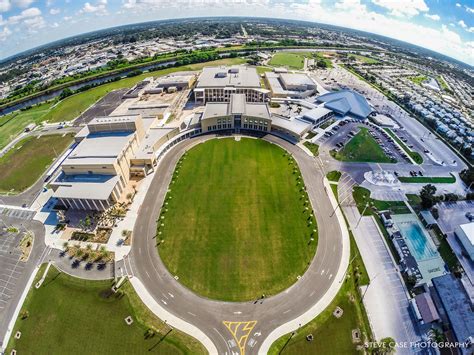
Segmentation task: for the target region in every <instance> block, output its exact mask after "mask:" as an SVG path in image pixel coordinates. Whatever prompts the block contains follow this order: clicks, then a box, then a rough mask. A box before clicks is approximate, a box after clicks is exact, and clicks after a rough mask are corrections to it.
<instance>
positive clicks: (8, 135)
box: [0, 102, 52, 149]
mask: <svg viewBox="0 0 474 355" xmlns="http://www.w3.org/2000/svg"><path fill="white" fill-rule="evenodd" d="M51 105H52V103H51V102H45V103H42V104H39V105H37V106H34V107H31V108H30V109H28V110H24V111H15V112H12V113H9V114H8V115H5V116H2V117H0V149H2V148H3V147H5V146H6V145H7V144H8V143H9V142H10V141H12V140H13V139H14V138H15V137H16V136H18V135H19V134H20V133H21V132H23V130H24V129H25V128H26V126H28V125H29V124H30V123H36V124H39V123H41V122H42V121H43V117H44V115H45V114H46V113H47V112H48V111H49V109H50V108H51Z"/></svg>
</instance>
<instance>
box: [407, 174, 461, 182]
mask: <svg viewBox="0 0 474 355" xmlns="http://www.w3.org/2000/svg"><path fill="white" fill-rule="evenodd" d="M398 180H400V182H403V183H406V184H453V183H455V182H456V177H455V176H454V175H452V174H450V176H400V177H399V178H398Z"/></svg>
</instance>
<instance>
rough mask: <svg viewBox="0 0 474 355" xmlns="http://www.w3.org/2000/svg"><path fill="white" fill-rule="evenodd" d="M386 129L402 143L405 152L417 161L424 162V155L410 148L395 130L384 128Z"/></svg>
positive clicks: (418, 162)
mask: <svg viewBox="0 0 474 355" xmlns="http://www.w3.org/2000/svg"><path fill="white" fill-rule="evenodd" d="M384 130H385V132H387V133H388V134H389V135H390V137H392V138H393V139H394V140H395V141H396V142H397V143H398V144H399V145H400V147H402V149H403V150H404V151H405V153H407V154H408V155H409V156H410V157H411V158H412V159H413V161H414V162H415V163H417V164H423V157H422V156H421V155H420V154H419V153H418V152H415V151H413V150H411V149H410V148H408V147H407V145H406V144H405V143H404V142H403V141H402V140H401V139H400V138H398V136H397V135H396V134H395V132H393V131H392V130H391V129H390V128H384Z"/></svg>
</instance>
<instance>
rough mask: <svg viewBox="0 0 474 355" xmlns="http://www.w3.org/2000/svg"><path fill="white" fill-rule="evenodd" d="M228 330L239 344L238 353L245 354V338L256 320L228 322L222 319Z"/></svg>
mask: <svg viewBox="0 0 474 355" xmlns="http://www.w3.org/2000/svg"><path fill="white" fill-rule="evenodd" d="M223 323H224V325H225V326H226V328H227V329H228V330H229V332H230V333H231V334H232V336H233V337H234V339H235V340H236V342H237V345H238V346H239V350H240V355H245V344H246V343H247V339H248V337H249V335H250V333H251V332H252V329H253V328H254V327H255V325H256V324H257V321H256V320H253V321H248V322H230V321H224V322H223Z"/></svg>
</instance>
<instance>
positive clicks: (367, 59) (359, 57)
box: [349, 54, 379, 64]
mask: <svg viewBox="0 0 474 355" xmlns="http://www.w3.org/2000/svg"><path fill="white" fill-rule="evenodd" d="M351 57H352V58H355V59H356V60H357V61H359V62H361V63H365V64H377V63H379V61H378V60H377V59H374V58H370V57H366V56H364V55H358V54H351V55H350V56H349V58H351Z"/></svg>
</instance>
